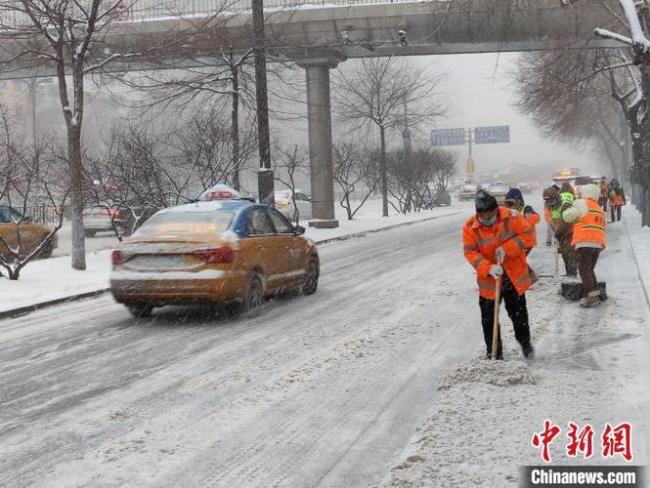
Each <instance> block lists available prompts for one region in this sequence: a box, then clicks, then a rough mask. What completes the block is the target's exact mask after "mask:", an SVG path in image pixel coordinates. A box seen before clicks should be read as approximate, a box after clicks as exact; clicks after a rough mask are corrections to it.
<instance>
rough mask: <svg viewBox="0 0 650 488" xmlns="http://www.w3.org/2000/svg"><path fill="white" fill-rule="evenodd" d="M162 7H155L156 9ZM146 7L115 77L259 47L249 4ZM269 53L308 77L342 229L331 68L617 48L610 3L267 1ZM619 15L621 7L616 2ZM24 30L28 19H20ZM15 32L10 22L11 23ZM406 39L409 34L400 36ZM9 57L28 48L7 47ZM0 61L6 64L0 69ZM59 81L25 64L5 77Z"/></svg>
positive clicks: (122, 40) (321, 189) (118, 30)
mask: <svg viewBox="0 0 650 488" xmlns="http://www.w3.org/2000/svg"><path fill="white" fill-rule="evenodd" d="M154 1H155V3H154ZM224 1H226V2H227V1H228V0H178V1H177V2H176V3H174V4H173V5H172V4H163V3H160V1H159V0H143V1H142V2H139V3H137V4H135V6H136V7H137V8H135V7H134V8H133V9H132V10H130V11H127V12H124V17H123V18H122V19H120V20H118V21H115V22H114V23H113V25H112V26H111V28H110V30H109V31H107V33H106V34H104V35H103V37H102V39H101V42H100V43H98V44H97V48H96V49H95V52H94V56H95V59H94V60H93V62H99V61H101V60H102V58H105V57H106V56H108V55H112V54H115V53H122V54H126V55H128V57H124V58H122V59H117V60H115V61H113V62H111V63H110V65H108V66H107V68H109V69H110V70H112V71H133V70H148V69H169V68H174V69H178V68H183V67H193V66H198V65H201V66H205V61H206V60H209V59H211V58H213V57H214V56H215V53H219V52H220V51H222V50H224V49H227V50H234V51H239V52H245V51H246V50H247V49H250V48H251V39H252V35H251V24H252V22H251V12H250V3H249V1H250V0H234V1H232V2H231V3H224ZM265 7H266V9H265V17H266V22H265V25H266V34H267V49H268V52H269V53H270V54H271V55H272V56H273V57H274V58H275V59H278V60H281V59H285V60H290V61H294V62H296V63H297V64H298V66H300V67H302V68H304V69H305V70H306V78H307V101H308V115H309V117H308V118H309V146H310V163H311V174H312V194H313V198H314V204H313V206H314V208H313V215H314V216H315V217H316V218H317V219H320V220H322V221H324V222H325V225H327V222H331V223H332V225H333V224H334V222H333V219H334V203H333V202H334V198H333V180H332V154H331V145H332V144H331V143H332V138H331V123H330V120H331V115H330V88H329V70H330V69H332V68H335V67H336V66H337V65H338V63H340V62H341V61H344V60H346V59H352V58H364V57H372V56H392V55H395V56H416V55H435V54H458V53H478V52H512V51H530V50H546V49H554V48H557V47H558V46H571V47H574V48H608V47H619V46H617V45H616V44H614V43H613V42H612V41H605V40H598V39H595V37H594V35H593V30H594V29H595V28H596V27H605V28H611V29H614V30H616V28H617V25H616V19H615V18H613V16H612V15H611V13H610V12H611V10H610V11H609V12H608V9H607V7H608V6H607V5H602V4H601V3H600V2H596V1H594V0H587V1H584V2H582V3H578V4H577V5H576V6H569V7H562V6H561V3H560V1H559V0H432V1H419V2H414V1H402V0H398V1H394V2H391V3H387V2H385V1H381V0H360V1H354V0H351V1H345V0H330V1H327V0H323V1H321V2H316V1H309V0H307V1H300V0H298V1H297V2H291V1H287V0H268V1H267V2H265ZM611 7H613V9H616V0H611ZM14 22H16V23H17V24H18V23H20V19H14ZM5 25H7V22H5ZM400 31H401V32H400ZM3 48H4V50H5V55H4V56H2V55H1V54H0V60H1V58H3V57H4V59H7V56H9V55H11V54H14V55H15V54H16V53H17V52H19V50H20V49H21V46H20V44H19V43H16V42H13V43H12V42H11V41H6V42H5V44H4V45H3ZM0 62H1V61H0ZM35 75H36V76H48V75H49V76H51V75H53V71H52V68H51V67H50V66H49V65H47V64H43V63H42V62H41V61H40V60H39V59H25V60H23V61H22V63H21V65H20V66H16V65H14V67H13V69H12V70H9V71H7V70H4V73H0V78H4V79H10V78H17V77H20V78H22V77H33V76H35Z"/></svg>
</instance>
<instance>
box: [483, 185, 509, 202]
mask: <svg viewBox="0 0 650 488" xmlns="http://www.w3.org/2000/svg"><path fill="white" fill-rule="evenodd" d="M487 191H488V192H490V193H491V194H492V195H494V198H496V199H497V202H499V205H503V204H504V203H505V201H506V195H507V194H508V192H509V191H510V185H509V184H508V183H504V182H502V181H497V182H495V183H492V184H491V185H489V186H488V187H487Z"/></svg>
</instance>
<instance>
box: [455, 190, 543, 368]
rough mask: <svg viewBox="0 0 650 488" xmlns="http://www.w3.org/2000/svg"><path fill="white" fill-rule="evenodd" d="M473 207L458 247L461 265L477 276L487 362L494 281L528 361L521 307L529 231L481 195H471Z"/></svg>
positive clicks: (512, 214) (518, 217)
mask: <svg viewBox="0 0 650 488" xmlns="http://www.w3.org/2000/svg"><path fill="white" fill-rule="evenodd" d="M475 206H476V214H475V215H473V216H472V217H470V218H469V219H468V220H467V221H466V222H465V224H464V226H463V232H462V241H463V252H464V254H465V259H466V260H467V262H468V263H469V264H470V265H471V266H472V267H473V268H474V269H475V270H476V281H477V283H478V289H479V308H480V310H481V325H482V326H483V337H484V339H485V345H486V348H487V357H488V359H491V357H492V354H491V350H492V332H493V325H494V324H493V318H494V307H495V305H496V303H495V302H496V284H497V282H498V281H499V280H497V278H499V277H501V280H500V282H501V293H500V298H502V299H503V300H504V301H505V305H506V311H507V312H508V316H509V317H510V319H511V320H512V323H513V325H514V331H515V338H516V339H517V341H518V342H519V344H520V346H521V350H522V353H523V355H524V356H525V357H527V358H531V357H532V356H533V354H534V349H533V346H532V343H531V339H530V326H529V323H528V308H527V306H526V291H527V290H528V289H529V288H530V285H531V278H530V274H529V273H528V263H527V261H526V249H528V248H530V247H532V245H533V232H534V229H533V228H532V226H531V225H530V224H529V223H528V222H527V221H526V219H525V217H524V216H523V215H522V214H521V213H519V212H517V211H516V210H510V209H508V208H505V207H500V206H499V205H498V203H497V200H496V198H495V197H494V196H493V195H492V194H490V193H488V192H486V191H485V190H480V191H479V192H478V193H477V194H476V199H475ZM495 359H503V346H502V343H501V337H499V338H498V345H497V352H496V358H495Z"/></svg>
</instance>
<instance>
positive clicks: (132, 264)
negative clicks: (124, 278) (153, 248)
mask: <svg viewBox="0 0 650 488" xmlns="http://www.w3.org/2000/svg"><path fill="white" fill-rule="evenodd" d="M188 264H189V263H188V262H187V261H186V260H185V258H184V257H183V256H182V255H179V254H159V255H155V256H152V255H141V256H136V257H134V258H133V259H130V260H129V261H128V267H129V268H133V269H140V270H165V269H186V268H188Z"/></svg>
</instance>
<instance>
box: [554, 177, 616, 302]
mask: <svg viewBox="0 0 650 488" xmlns="http://www.w3.org/2000/svg"><path fill="white" fill-rule="evenodd" d="M580 193H581V195H582V198H581V199H579V200H576V201H575V202H573V205H572V206H571V207H570V208H568V209H566V210H565V211H564V213H563V214H562V218H563V219H564V220H565V221H566V222H569V223H573V240H572V241H571V244H572V245H573V247H574V248H575V249H576V254H577V256H578V270H579V271H580V279H581V281H582V294H583V296H582V301H581V302H580V306H582V307H597V306H598V305H600V303H601V300H600V290H599V288H598V279H597V278H596V273H595V271H594V270H595V268H596V263H597V262H598V256H600V253H601V252H602V251H603V250H604V249H605V247H606V245H607V213H605V211H604V210H603V208H602V207H601V206H600V204H599V203H598V198H599V196H600V188H599V187H598V186H597V185H585V186H583V187H581V189H580Z"/></svg>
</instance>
